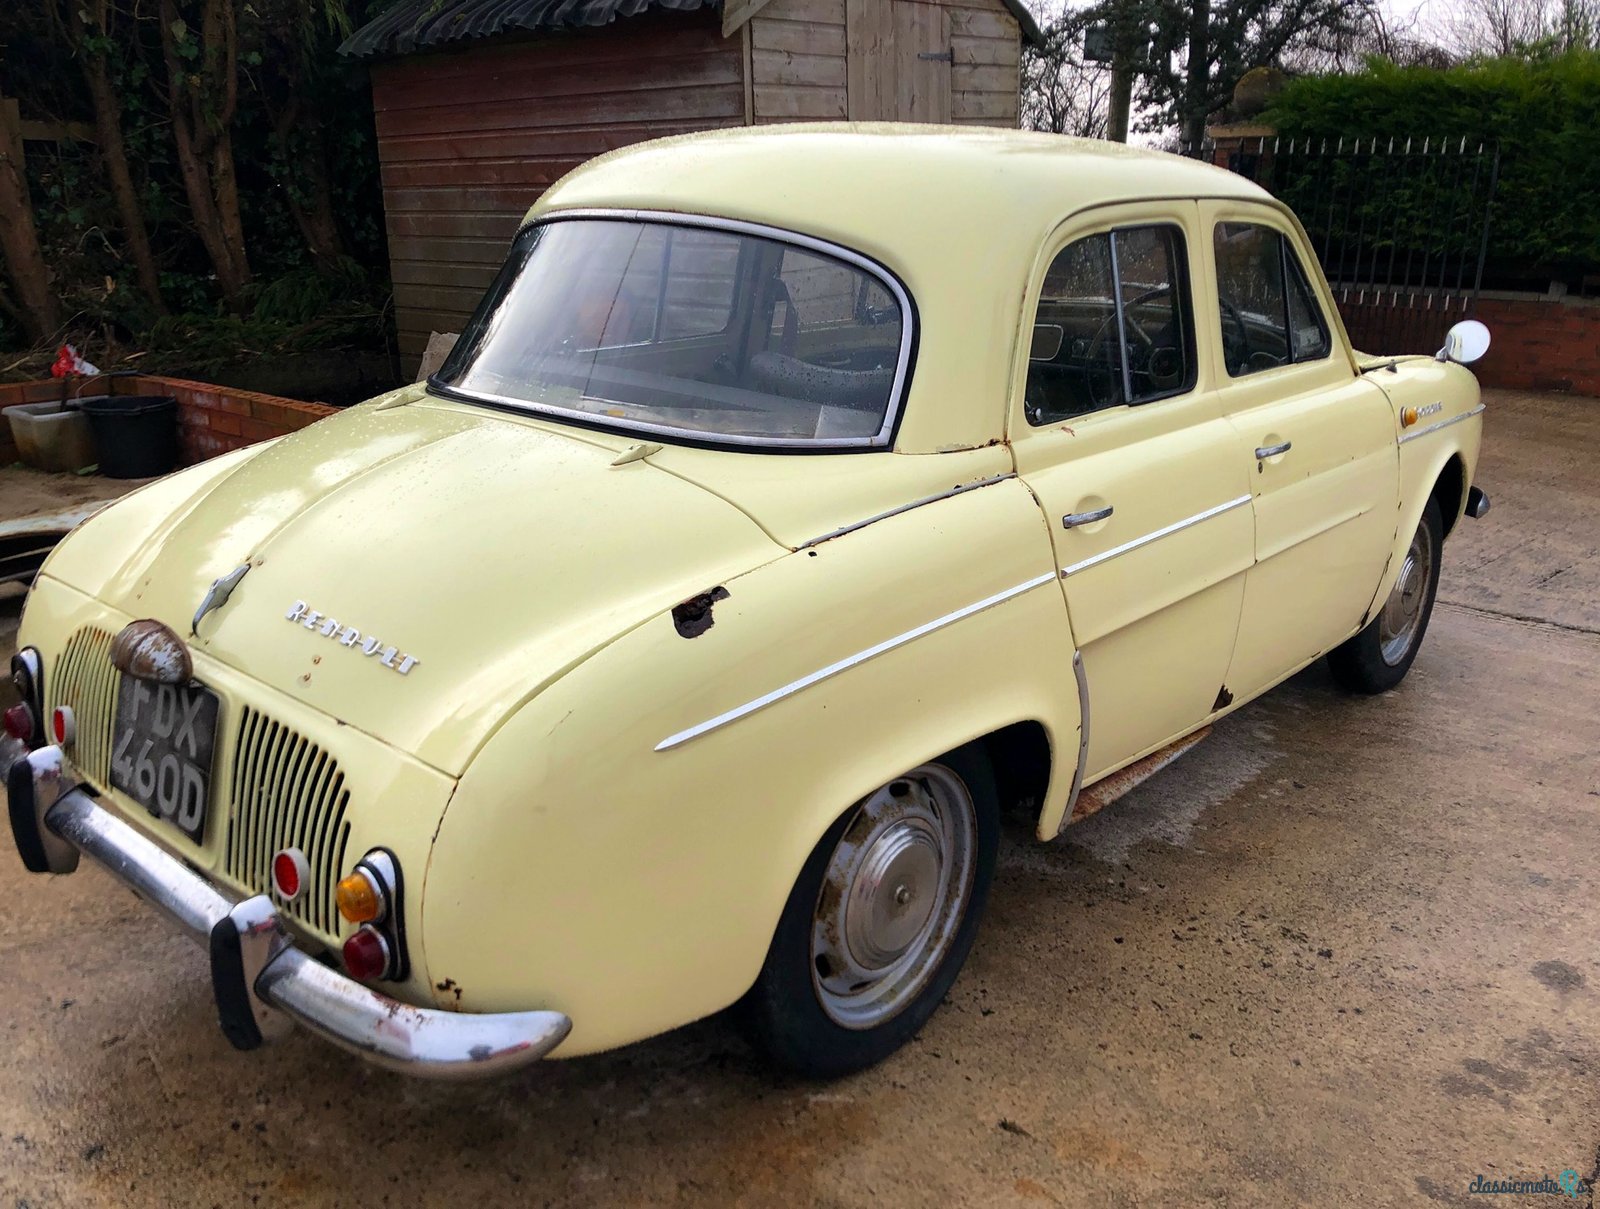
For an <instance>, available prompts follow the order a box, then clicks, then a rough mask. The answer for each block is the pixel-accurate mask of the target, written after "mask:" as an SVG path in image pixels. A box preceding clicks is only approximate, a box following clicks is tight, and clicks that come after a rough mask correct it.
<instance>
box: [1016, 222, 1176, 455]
mask: <svg viewBox="0 0 1600 1209" xmlns="http://www.w3.org/2000/svg"><path fill="white" fill-rule="evenodd" d="M1185 264H1186V261H1185V256H1184V242H1183V233H1182V232H1181V231H1180V230H1178V228H1177V227H1174V226H1169V225H1164V224H1163V225H1159V226H1146V227H1126V228H1122V229H1120V230H1117V231H1111V232H1107V233H1105V234H1101V235H1090V236H1088V237H1087V238H1085V239H1080V240H1078V241H1077V242H1075V243H1072V244H1069V245H1068V246H1067V247H1066V248H1064V249H1062V251H1061V252H1060V253H1058V254H1057V256H1056V258H1055V259H1054V260H1053V261H1052V262H1051V264H1050V268H1049V270H1048V271H1047V272H1046V273H1045V280H1044V288H1043V289H1042V290H1041V291H1040V295H1039V307H1038V310H1037V311H1036V312H1035V315H1034V327H1033V343H1032V347H1031V348H1030V350H1029V357H1028V380H1027V385H1026V387H1025V396H1024V399H1025V405H1026V414H1027V418H1028V422H1029V423H1030V424H1033V425H1035V426H1037V425H1042V424H1051V423H1055V422H1056V421H1059V420H1063V419H1070V418H1071V417H1073V416H1082V415H1087V414H1088V413H1090V412H1094V411H1100V410H1103V409H1105V408H1108V407H1120V406H1123V405H1124V404H1130V403H1133V404H1136V403H1149V402H1152V401H1154V400H1156V399H1164V398H1167V397H1169V396H1171V395H1175V394H1181V393H1183V392H1184V391H1187V390H1190V389H1191V388H1192V387H1193V386H1194V382H1195V368H1194V367H1195V359H1194V331H1193V323H1192V318H1191V316H1192V314H1193V311H1192V309H1191V307H1190V304H1189V281H1188V276H1187V274H1186V273H1185V271H1184V269H1185Z"/></svg>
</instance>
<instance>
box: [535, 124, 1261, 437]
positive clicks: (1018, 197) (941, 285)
mask: <svg viewBox="0 0 1600 1209" xmlns="http://www.w3.org/2000/svg"><path fill="white" fill-rule="evenodd" d="M1190 197H1220V198H1233V199H1238V200H1248V201H1259V202H1267V203H1271V204H1275V203H1272V199H1271V196H1270V195H1269V194H1268V193H1267V192H1266V191H1265V190H1263V189H1261V188H1260V187H1259V186H1257V185H1255V184H1252V183H1251V182H1250V181H1247V180H1245V179H1244V178H1243V177H1241V176H1238V175H1236V174H1235V173H1232V172H1228V171H1226V170H1224V169H1221V168H1216V167H1213V166H1211V165H1209V164H1205V163H1201V162H1199V161H1196V160H1192V159H1185V158H1183V157H1181V156H1176V155H1168V154H1165V153H1163V152H1159V151H1151V150H1147V149H1143V148H1137V147H1129V146H1126V145H1124V144H1120V143H1109V142H1104V141H1098V140H1091V139H1077V138H1068V137H1066V136H1063V135H1053V134H1040V133H1035V132H1031V131H1016V130H1000V129H993V128H984V127H971V126H929V125H899V124H892V123H872V124H868V123H816V124H788V125H779V126H764V127H761V126H758V127H739V128H734V129H730V130H718V131H707V132H704V133H698V134H690V135H681V136H677V137H674V138H667V139H658V140H655V141H653V142H648V143H641V144H637V145H635V146H632V147H627V148H623V149H621V150H618V151H613V152H610V153H608V154H606V155H603V156H600V157H599V158H597V159H594V160H591V161H589V162H588V163H586V164H584V165H583V166H582V167H580V168H578V169H577V170H575V171H574V172H572V173H570V174H568V175H567V176H566V177H564V178H562V180H561V181H559V182H558V183H557V184H556V185H555V186H553V187H552V188H551V189H550V190H549V191H548V192H546V193H545V195H544V196H543V197H542V198H540V200H539V202H538V204H537V205H536V206H535V207H534V208H533V210H531V211H530V212H529V218H530V219H533V218H538V217H541V216H545V215H547V214H550V213H551V212H558V211H562V210H571V209H623V210H627V209H638V210H660V211H668V212H674V213H686V214H696V215H711V216H716V217H722V218H730V219H738V220H743V221H747V222H755V223H762V224H766V225H769V226H773V227H778V228H781V229H784V230H788V231H795V232H799V233H801V234H804V235H809V236H812V237H814V238H818V239H823V240H827V241H829V242H833V243H837V244H839V245H841V246H843V247H846V248H850V249H852V250H854V251H856V252H859V253H862V254H864V255H866V256H869V257H872V258H873V259H875V260H877V261H879V262H880V263H882V264H883V265H885V266H886V267H887V268H889V269H890V270H891V271H893V272H894V273H896V274H897V275H898V276H899V277H900V279H901V280H902V281H903V282H904V283H905V285H906V287H907V289H908V291H909V292H910V294H911V296H912V299H913V301H914V303H915V305H916V307H917V312H918V320H919V348H918V356H917V367H916V372H915V374H914V376H913V379H912V385H911V391H910V395H909V397H908V398H907V400H906V403H905V409H904V412H903V416H904V418H903V420H902V423H901V427H900V433H899V437H898V438H897V440H896V448H897V449H899V450H901V451H902V452H937V451H940V450H947V449H959V448H971V447H974V446H977V445H982V444H985V443H988V442H990V441H992V440H994V439H996V438H997V437H999V436H1000V435H1001V434H1002V432H1003V428H1004V413H1005V404H1004V396H1005V393H1006V385H1007V380H1008V378H1009V374H1010V370H1011V366H1012V364H1013V357H1012V354H1013V351H1014V349H1015V343H1014V342H1015V340H1016V338H1017V332H1018V330H1019V321H1020V317H1021V315H1020V312H1021V298H1022V295H1023V292H1024V290H1025V287H1026V282H1027V278H1028V275H1029V274H1030V273H1031V272H1032V270H1033V266H1034V264H1035V263H1036V260H1037V258H1038V256H1039V255H1040V252H1041V249H1042V247H1043V243H1044V241H1045V240H1047V239H1048V238H1049V237H1050V235H1051V233H1052V232H1053V231H1054V230H1055V229H1056V228H1057V227H1058V226H1060V224H1061V223H1062V222H1063V221H1064V220H1065V219H1067V218H1068V217H1070V216H1071V215H1072V214H1074V213H1076V212H1078V211H1081V210H1084V209H1087V208H1090V207H1093V206H1100V205H1107V204H1111V203H1116V202H1129V201H1139V200H1148V199H1157V198H1190ZM934 388H937V389H936V390H935V389H934ZM986 398H987V399H988V400H989V401H990V402H992V404H993V406H990V407H985V406H980V405H977V402H976V401H978V400H983V399H986ZM962 399H965V400H966V401H967V402H966V403H965V404H964V405H962V404H953V403H952V402H951V401H952V400H962Z"/></svg>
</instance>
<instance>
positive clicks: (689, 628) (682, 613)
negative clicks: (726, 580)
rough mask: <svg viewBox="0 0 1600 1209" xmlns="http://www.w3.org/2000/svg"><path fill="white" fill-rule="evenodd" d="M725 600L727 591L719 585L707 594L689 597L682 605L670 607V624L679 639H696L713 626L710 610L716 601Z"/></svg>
mask: <svg viewBox="0 0 1600 1209" xmlns="http://www.w3.org/2000/svg"><path fill="white" fill-rule="evenodd" d="M727 599H728V589H727V588H724V587H721V586H720V585H719V586H718V587H715V588H712V589H711V591H709V592H702V593H700V595H698V596H691V597H689V599H688V600H686V601H684V602H683V603H682V604H677V605H673V606H672V624H673V625H674V626H676V627H677V630H678V633H679V635H680V636H681V637H684V638H698V637H700V635H702V634H704V633H705V632H706V631H707V630H709V629H710V628H711V627H712V625H714V624H715V618H713V617H712V615H711V610H712V608H713V607H714V606H715V605H716V603H717V602H718V601H720V600H727Z"/></svg>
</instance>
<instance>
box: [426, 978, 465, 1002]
mask: <svg viewBox="0 0 1600 1209" xmlns="http://www.w3.org/2000/svg"><path fill="white" fill-rule="evenodd" d="M433 989H434V990H436V991H438V992H440V993H441V994H445V993H448V994H452V995H454V996H455V997H456V1002H457V1003H460V1002H461V984H460V983H458V982H456V980H455V979H454V978H446V979H445V980H444V981H443V982H436V983H434V984H433Z"/></svg>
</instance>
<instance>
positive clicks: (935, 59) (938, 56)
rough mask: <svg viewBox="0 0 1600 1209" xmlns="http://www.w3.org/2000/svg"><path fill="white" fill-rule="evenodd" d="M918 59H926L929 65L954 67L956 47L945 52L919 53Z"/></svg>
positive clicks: (927, 51)
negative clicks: (942, 64)
mask: <svg viewBox="0 0 1600 1209" xmlns="http://www.w3.org/2000/svg"><path fill="white" fill-rule="evenodd" d="M917 58H919V59H926V60H927V61H928V62H929V63H949V64H950V65H951V66H952V67H953V66H955V61H956V52H955V48H954V47H951V48H950V49H949V50H945V51H938V50H925V51H922V52H921V53H919V54H918V55H917Z"/></svg>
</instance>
